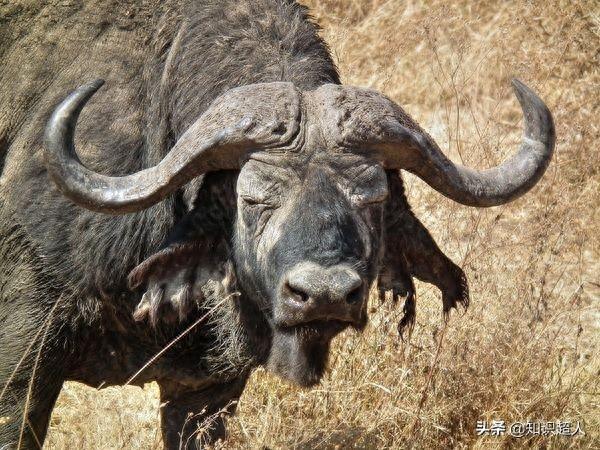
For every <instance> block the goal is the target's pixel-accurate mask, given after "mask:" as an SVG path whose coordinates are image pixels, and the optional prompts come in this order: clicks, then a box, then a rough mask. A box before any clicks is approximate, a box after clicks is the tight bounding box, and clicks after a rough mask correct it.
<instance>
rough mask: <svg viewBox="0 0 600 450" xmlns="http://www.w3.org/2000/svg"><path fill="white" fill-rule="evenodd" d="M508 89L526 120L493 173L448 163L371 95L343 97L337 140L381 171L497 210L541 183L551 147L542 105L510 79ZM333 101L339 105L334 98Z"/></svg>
mask: <svg viewBox="0 0 600 450" xmlns="http://www.w3.org/2000/svg"><path fill="white" fill-rule="evenodd" d="M512 84H513V87H514V90H515V93H516V95H517V98H518V100H519V103H520V104H521V108H522V109H523V113H524V117H525V119H524V121H525V123H524V125H525V127H524V128H525V131H524V135H523V140H522V144H521V148H520V150H519V152H518V153H517V154H515V155H514V156H512V157H511V158H509V159H508V160H506V161H505V162H503V163H502V164H500V165H499V166H497V167H494V168H492V169H487V170H474V169H471V168H469V167H464V166H462V165H460V164H455V163H453V162H452V161H450V160H449V159H448V158H446V156H445V155H444V154H443V153H442V151H441V150H440V148H439V147H438V145H437V144H436V143H435V141H434V140H433V139H432V138H431V137H430V136H429V135H428V134H427V133H426V132H425V131H423V130H422V129H421V128H420V127H419V126H418V125H417V124H416V123H415V122H414V121H413V120H412V119H411V118H410V117H409V116H408V115H407V114H406V113H405V112H404V111H403V110H402V108H400V107H399V106H398V105H396V104H394V103H393V102H392V101H391V100H389V99H387V98H385V97H383V96H382V95H380V94H377V95H376V93H375V92H373V91H366V90H362V92H361V91H359V90H358V89H355V90H354V91H353V92H352V93H345V95H344V96H343V97H344V99H343V101H342V102H341V104H342V108H341V111H340V112H338V114H339V118H338V122H339V123H341V124H342V125H340V126H338V133H339V134H338V140H341V141H342V142H343V143H344V145H345V146H348V145H352V146H358V147H359V148H360V147H362V148H365V149H366V150H368V151H369V152H373V151H374V152H376V153H377V154H378V157H379V158H380V159H381V160H382V162H383V164H384V166H385V167H387V168H394V169H405V170H408V171H409V172H412V173H414V174H415V175H417V176H418V177H420V178H422V179H423V180H424V181H425V182H426V183H427V184H429V185H430V186H431V187H433V188H434V189H436V190H437V191H439V192H440V193H442V194H444V195H445V196H447V197H449V198H451V199H452V200H455V201H457V202H458V203H462V204H464V205H468V206H480V207H487V206H496V205H501V204H504V203H507V202H509V201H511V200H514V199H515V198H517V197H519V196H521V195H523V194H524V193H525V192H527V191H528V190H530V189H531V188H532V187H533V186H534V185H535V184H536V183H537V182H538V181H539V180H540V178H541V177H542V175H543V174H544V172H545V171H546V168H547V167H548V164H549V163H550V160H551V158H552V153H553V151H554V143H555V133H554V123H553V120H552V115H551V114H550V111H549V110H548V108H547V107H546V105H545V104H544V102H543V101H542V100H541V99H540V98H539V97H538V96H537V95H536V94H535V93H534V92H533V91H532V90H531V89H529V88H528V87H527V86H526V85H525V84H523V83H522V82H521V81H519V80H517V79H513V82H512ZM349 94H350V95H349ZM337 98H338V104H340V102H339V100H340V95H339V93H338V95H337ZM348 100H349V101H348ZM350 105H353V106H352V109H353V110H352V112H351V113H350V114H349V113H348V111H349V106H350ZM340 118H341V119H340ZM340 120H341V122H340ZM344 121H345V123H344Z"/></svg>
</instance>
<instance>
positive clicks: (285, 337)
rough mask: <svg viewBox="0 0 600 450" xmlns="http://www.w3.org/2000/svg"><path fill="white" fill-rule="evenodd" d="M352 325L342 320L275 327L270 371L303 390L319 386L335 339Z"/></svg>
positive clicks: (268, 365) (316, 321) (268, 362)
mask: <svg viewBox="0 0 600 450" xmlns="http://www.w3.org/2000/svg"><path fill="white" fill-rule="evenodd" d="M349 326H350V323H348V322H343V321H339V320H314V321H311V322H307V323H304V324H301V325H296V326H293V327H279V326H278V327H275V330H274V332H273V342H272V345H271V352H270V354H269V358H268V361H267V367H268V369H269V370H270V371H272V372H274V373H276V374H277V375H279V376H281V377H282V378H285V379H287V380H290V381H293V382H294V383H296V384H298V385H300V386H303V387H310V386H314V385H316V384H318V383H319V382H320V381H321V378H322V377H323V374H324V373H325V370H326V368H327V361H328V357H329V348H330V345H331V341H332V339H333V338H334V337H335V336H336V335H337V334H339V333H340V332H342V331H343V330H344V329H346V328H348V327H349Z"/></svg>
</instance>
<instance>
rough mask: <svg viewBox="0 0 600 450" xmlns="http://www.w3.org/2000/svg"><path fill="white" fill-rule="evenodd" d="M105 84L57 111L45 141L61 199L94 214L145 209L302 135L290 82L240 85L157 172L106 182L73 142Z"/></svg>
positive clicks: (87, 88)
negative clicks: (214, 172) (247, 157)
mask: <svg viewBox="0 0 600 450" xmlns="http://www.w3.org/2000/svg"><path fill="white" fill-rule="evenodd" d="M103 83H104V82H103V81H102V80H96V81H93V82H91V83H88V84H86V85H83V86H81V87H80V88H79V89H77V90H75V91H74V92H73V93H71V94H70V95H69V96H68V97H67V98H66V99H65V100H64V101H63V102H62V103H61V104H60V105H59V106H58V107H57V108H56V109H55V110H54V113H53V114H52V117H51V118H50V120H49V121H48V124H47V126H46V134H45V143H46V146H45V159H46V167H47V169H48V172H49V174H50V176H51V177H52V179H53V180H54V182H55V183H56V184H57V186H58V188H59V190H60V191H61V192H62V193H63V194H64V195H65V196H66V197H68V198H70V199H71V200H72V201H73V202H75V203H77V204H78V205H81V206H83V207H85V208H87V209H91V210H94V211H99V212H105V213H111V214H122V213H128V212H134V211H138V210H141V209H144V208H147V207H149V206H151V205H153V204H155V203H157V202H159V201H160V200H162V199H163V198H165V197H166V196H167V195H169V194H170V193H172V192H173V191H175V190H176V189H177V188H179V187H181V186H182V185H184V184H185V183H187V182H188V181H190V180H192V179H193V178H195V177H197V176H198V175H200V174H202V173H205V172H208V171H211V170H221V169H234V168H237V167H239V165H240V163H241V160H242V159H243V157H244V156H245V155H246V154H248V153H249V152H251V151H256V150H260V149H265V148H271V147H280V146H284V145H286V144H287V143H289V142H290V141H291V140H293V138H294V137H295V136H296V135H297V134H298V131H299V126H300V125H299V123H300V96H299V93H298V91H297V90H296V89H295V88H294V86H293V85H292V84H291V83H264V84H255V85H248V86H243V87H240V88H235V89H231V90H229V91H227V92H226V93H225V94H223V95H221V96H220V97H219V98H217V99H216V100H215V101H214V102H213V104H212V105H211V106H210V107H209V108H208V109H207V111H206V112H205V113H204V114H202V115H201V116H200V117H199V118H198V119H197V120H196V122H194V123H193V124H192V125H191V126H190V127H189V128H188V129H187V130H186V132H185V133H184V134H183V135H182V136H181V137H180V138H179V140H178V141H177V143H176V144H175V145H174V146H173V148H172V149H171V150H170V151H169V153H168V154H167V155H166V156H165V157H164V159H163V160H162V161H161V162H160V163H158V164H157V165H156V166H154V167H150V168H148V169H144V170H141V171H139V172H137V173H134V174H131V175H127V176H123V177H111V176H107V175H103V174H99V173H96V172H93V171H91V170H90V169H88V168H87V167H85V166H84V165H83V164H82V163H81V161H80V160H79V158H78V156H77V152H76V151H75V146H74V143H73V137H74V134H75V125H76V123H77V118H78V117H79V113H80V112H81V110H82V109H83V107H84V106H85V104H86V103H87V101H88V100H89V99H90V98H91V97H92V95H94V93H95V92H96V91H97V90H98V89H99V88H100V87H101V86H102V84H103Z"/></svg>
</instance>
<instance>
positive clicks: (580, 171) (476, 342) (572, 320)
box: [48, 0, 600, 449]
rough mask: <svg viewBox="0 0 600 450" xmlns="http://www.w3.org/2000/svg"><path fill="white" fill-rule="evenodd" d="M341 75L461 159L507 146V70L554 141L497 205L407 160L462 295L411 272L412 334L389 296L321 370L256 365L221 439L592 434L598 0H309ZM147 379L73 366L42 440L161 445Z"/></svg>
mask: <svg viewBox="0 0 600 450" xmlns="http://www.w3.org/2000/svg"><path fill="white" fill-rule="evenodd" d="M306 3H307V4H309V5H310V6H311V7H312V8H313V11H314V13H315V15H316V16H317V18H318V19H319V22H320V23H321V24H322V25H323V26H324V31H323V34H324V36H325V38H326V39H327V41H328V42H329V43H330V44H331V47H332V50H333V52H334V55H335V57H336V59H337V61H338V62H339V67H340V70H341V73H342V76H343V80H344V82H345V83H348V84H353V85H360V86H370V87H373V88H376V89H379V90H381V91H383V92H384V93H386V94H387V95H389V96H390V97H392V98H393V99H395V100H396V101H398V102H399V103H400V104H402V105H404V106H405V107H406V109H407V110H408V111H409V112H410V113H411V114H412V115H413V116H414V117H415V118H416V119H417V120H418V121H419V122H420V123H421V124H422V125H423V126H424V127H425V128H426V129H428V130H430V132H431V134H432V135H433V136H434V137H435V138H436V139H437V140H438V142H439V143H440V145H441V147H442V148H444V149H445V150H446V151H447V153H448V154H449V155H450V156H451V157H452V158H453V159H455V160H458V161H460V160H463V161H464V162H465V163H467V164H469V165H472V166H477V167H484V166H489V165H492V164H495V163H498V162H499V161H501V160H502V159H503V158H504V157H505V156H507V155H508V154H510V153H512V152H514V151H515V149H516V146H517V145H518V141H519V138H520V120H521V113H520V110H519V108H518V105H517V102H516V100H515V98H514V96H513V95H512V92H511V90H510V83H509V80H510V77H511V76H513V75H515V76H518V77H519V78H521V79H522V80H524V81H526V82H527V83H528V84H530V85H531V86H533V87H535V89H536V90H537V91H538V92H539V93H540V94H541V96H542V97H543V98H544V99H545V100H546V101H547V103H548V105H549V106H550V109H551V110H552V111H553V112H554V115H555V120H556V124H557V134H558V145H557V153H556V158H555V160H554V161H553V163H552V165H551V167H550V169H549V170H548V173H547V174H546V176H545V177H544V179H543V180H542V182H541V183H540V185H539V186H538V187H536V188H535V189H534V191H533V192H532V193H530V194H528V195H527V196H525V197H524V198H523V199H521V200H518V201H516V202H514V203H512V204H510V205H508V206H505V207H498V208H493V209H485V210H477V209H470V208H466V207H461V206H458V205H456V204H454V203H452V202H451V201H449V200H447V199H445V198H443V197H442V196H440V195H439V194H437V193H435V192H433V191H432V190H431V189H429V188H428V187H426V186H425V185H424V183H422V182H421V181H420V180H417V179H414V178H412V177H407V182H408V185H409V197H410V200H411V203H412V205H414V209H415V211H416V213H417V215H418V216H419V217H420V218H421V219H422V220H423V221H424V222H425V224H426V225H427V226H428V228H429V229H430V230H431V231H432V233H433V235H434V236H435V237H436V239H437V240H438V242H439V243H440V245H441V247H442V248H443V249H444V250H445V251H446V252H447V253H448V254H449V255H450V256H451V257H452V258H453V259H454V260H455V261H457V262H459V263H460V264H461V265H462V266H463V267H464V268H465V270H466V272H467V276H468V277H469V280H470V283H471V291H472V306H471V308H470V309H469V311H468V312H467V314H465V315H462V316H461V315H458V314H455V315H453V316H452V318H451V320H450V321H449V323H448V325H447V326H444V324H443V321H442V317H441V300H440V298H439V295H438V292H437V291H436V290H435V289H434V288H432V287H431V286H428V285H424V284H419V285H418V286H417V288H418V293H419V302H418V308H417V326H416V328H415V331H414V333H413V335H412V338H411V340H410V342H408V343H403V342H401V341H400V340H399V338H398V336H397V332H396V324H397V322H398V321H399V318H400V308H394V307H393V305H392V304H391V303H390V302H387V303H385V304H383V305H379V304H378V303H377V302H375V301H373V302H372V310H373V312H372V320H371V323H370V325H369V327H368V328H367V330H366V331H365V332H364V333H363V334H362V335H358V334H353V333H348V334H346V335H345V336H343V337H342V338H338V339H337V341H336V345H335V348H334V350H333V354H332V359H331V370H330V372H329V374H328V375H327V377H326V378H325V380H324V381H323V383H322V385H321V386H320V387H318V388H316V389H312V390H301V389H298V388H296V387H294V386H291V385H289V384H288V383H286V382H283V381H281V380H279V379H277V378H275V377H274V376H272V375H270V374H268V373H266V372H264V371H262V370H259V371H257V372H256V373H255V374H254V375H253V377H252V379H251V381H250V383H249V385H248V387H247V389H246V391H245V393H244V395H243V397H242V398H241V401H240V404H239V414H238V415H237V416H236V417H234V418H232V419H231V420H230V421H229V429H230V432H231V436H230V439H229V441H228V442H227V444H226V446H225V447H226V448H263V447H265V446H266V447H269V448H273V449H287V448H299V449H313V448H319V449H329V448H331V449H338V448H403V447H413V448H440V449H441V448H449V447H459V448H464V447H469V448H483V447H486V448H487V447H492V448H500V447H507V446H508V447H512V446H531V447H535V448H538V447H545V448H590V449H591V448H599V447H600V436H599V433H600V412H599V411H600V405H599V397H598V393H599V386H598V379H599V374H600V358H599V353H598V341H599V339H598V337H599V333H598V330H599V324H600V307H599V300H600V289H599V282H600V280H599V276H598V274H599V273H600V262H599V252H600V246H599V245H598V237H599V236H600V230H599V228H600V227H599V225H600V220H599V217H598V214H599V213H598V211H599V208H598V206H599V205H600V199H599V195H600V186H599V182H600V177H599V173H598V169H599V161H600V157H599V152H598V145H599V143H600V139H599V137H600V131H599V127H600V121H599V119H600V114H599V113H600V69H599V67H600V64H599V63H600V52H599V48H600V7H598V4H597V3H596V2H595V1H594V0H589V1H585V0H580V1H577V2H575V1H540V2H536V1H526V2H498V1H491V0H486V1H478V2H471V1H467V0H452V1H443V0H431V1H427V2H422V1H419V0H409V1H406V2H405V1H402V2H401V1H391V0H390V1H385V0H307V2H306ZM158 403H159V402H158V399H157V388H156V387H155V386H153V385H152V386H148V387H147V388H146V389H144V390H140V389H138V388H109V389H106V390H103V391H101V392H97V391H94V390H92V389H89V388H85V387H82V386H80V385H77V384H73V383H71V384H67V385H66V387H65V389H64V390H63V393H62V394H61V397H60V399H59V401H58V405H57V408H56V410H55V413H54V415H53V417H52V424H51V430H50V435H49V442H48V448H53V449H67V448H104V449H111V448H114V449H117V448H119V449H120V448H139V449H142V448H144V449H146V448H160V437H159V431H158V430H159V428H158V427H159V425H158V406H159V404H158ZM479 419H503V420H505V421H506V422H507V423H511V422H513V421H524V420H528V419H530V420H546V421H553V420H557V419H563V420H571V421H577V420H579V421H581V422H582V424H583V427H584V430H585V432H586V434H585V436H579V437H576V438H564V437H533V438H530V439H519V440H515V439H513V438H509V437H507V436H504V437H489V436H488V437H478V436H477V435H476V433H475V426H476V421H477V420H479Z"/></svg>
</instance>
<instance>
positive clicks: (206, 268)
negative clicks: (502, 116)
mask: <svg viewBox="0 0 600 450" xmlns="http://www.w3.org/2000/svg"><path fill="white" fill-rule="evenodd" d="M11 3H12V2H9V3H8V4H7V3H5V4H4V5H3V6H0V21H1V22H2V26H1V28H2V29H1V31H0V57H1V59H2V66H1V67H0V155H1V156H2V158H1V164H2V166H1V168H2V177H1V184H0V189H1V194H0V202H1V204H0V235H1V237H2V241H1V244H0V348H1V355H0V389H1V391H0V395H1V398H0V417H2V418H3V424H1V425H0V447H2V448H6V447H7V446H8V447H9V448H10V447H11V446H13V445H14V446H15V447H17V446H18V445H20V446H21V447H22V448H37V446H38V445H41V444H42V443H43V441H44V437H45V434H46V430H47V426H48V419H49V417H50V414H51V411H52V408H53V405H54V402H55V400H56V398H57V396H58V394H59V391H60V389H61V386H62V384H63V382H64V381H65V380H76V381H80V382H83V383H86V384H88V385H91V386H95V387H101V386H108V385H120V384H124V383H126V382H127V381H128V380H130V379H131V378H133V379H132V380H130V381H131V382H132V383H133V384H139V385H141V384H143V383H146V382H150V381H156V382H158V385H159V387H160V396H161V402H162V403H163V404H164V406H163V407H162V408H161V416H162V432H163V439H164V443H165V446H166V447H167V448H170V449H173V448H178V447H179V445H180V442H183V443H185V442H188V438H190V437H192V436H194V435H195V433H196V430H197V427H198V424H200V423H202V422H203V421H204V419H205V418H206V417H209V416H211V415H215V413H217V412H219V411H222V410H223V411H232V410H233V406H232V401H235V400H236V399H237V398H238V397H239V396H240V394H241V393H242V390H243V389H244V385H245V383H246V380H247V379H248V376H249V374H250V372H251V371H252V370H253V368H255V367H257V366H259V365H264V366H266V367H268V368H269V369H270V370H272V371H274V372H276V373H278V374H280V375H282V376H284V377H286V378H288V379H291V380H293V381H295V382H297V383H298V384H300V385H303V386H310V385H313V384H315V383H317V382H318V381H319V379H320V377H321V376H322V374H323V372H324V370H325V368H326V363H327V355H328V349H329V345H330V342H331V340H332V338H333V337H334V336H335V335H337V334H338V333H339V332H340V331H342V330H344V329H345V328H348V327H353V328H355V329H359V330H360V329H361V328H362V327H364V325H365V323H366V321H367V311H366V298H367V293H368V291H369V288H370V286H372V285H373V283H376V282H377V281H378V282H379V287H380V289H381V290H382V291H385V290H393V293H394V296H403V297H405V298H406V301H405V307H404V308H405V315H404V318H403V319H402V322H401V324H400V328H401V329H402V328H404V327H405V326H410V325H411V323H412V321H413V320H414V314H415V301H414V286H413V282H412V278H413V277H417V278H419V279H421V280H424V281H427V282H430V283H433V284H435V285H436V286H437V287H439V289H440V290H441V293H442V300H443V310H444V312H448V311H449V310H450V309H451V308H453V307H455V306H457V305H459V304H462V305H463V306H465V307H466V306H467V304H468V289H467V283H466V279H465V276H464V274H463V272H462V270H461V269H460V268H459V267H457V266H456V265H455V264H454V263H452V262H451V261H450V260H449V259H448V258H447V257H446V256H445V255H444V254H443V253H442V252H441V251H440V250H439V249H438V247H437V245H436V244H435V242H434V241H433V239H432V238H431V236H430V235H429V233H428V232H427V230H426V229H425V228H424V227H423V225H422V224H421V223H420V222H419V220H418V219H417V218H416V217H415V216H414V215H413V213H412V212H411V209H410V207H409V205H408V204H407V201H406V198H405V195H404V189H403V185H402V180H401V178H400V176H399V169H404V170H407V171H409V172H412V173H413V174H415V175H417V176H419V177H420V178H422V179H423V180H424V181H426V182H427V183H428V184H429V185H430V186H431V187H433V188H434V189H436V190H437V191H439V192H441V193H442V194H444V195H446V196H448V197H450V198H451V199H453V200H455V201H457V202H459V203H462V204H465V205H471V206H478V207H487V206H494V205H500V204H503V203H506V202H508V201H510V200H513V199H514V198H516V197H518V196H520V195H522V194H524V193H525V192H527V191H528V190H529V189H530V188H531V187H533V186H534V185H535V184H536V182H537V181H538V180H539V179H540V177H541V176H542V174H543V173H544V171H545V169H546V167H547V166H548V164H549V162H550V159H551V156H552V152H553V147H554V140H555V137H554V127H553V123H552V117H551V115H550V112H549V111H548V109H547V108H546V106H545V105H544V103H543V102H542V101H541V100H540V99H539V98H538V97H537V96H536V94H535V93H534V92H533V91H532V90H530V89H529V88H528V87H527V86H525V85H524V84H523V83H521V82H520V81H517V80H515V81H513V86H514V88H515V93H516V96H517V98H518V100H519V102H520V104H521V107H522V109H523V112H524V127H525V131H524V136H523V142H522V144H521V148H520V150H519V152H518V153H517V154H516V155H515V156H513V157H512V158H510V159H509V160H507V161H506V162H504V163H503V164H501V165H500V166H498V167H496V168H493V169H489V170H484V171H477V170H473V169H470V168H467V167H463V166H460V165H457V164H454V163H453V162H451V161H450V160H448V159H447V158H446V157H445V156H444V155H443V153H442V152H441V151H440V149H439V147H438V146H437V145H436V143H435V142H434V141H433V140H432V138H431V137H430V136H429V135H428V134H427V133H426V132H425V131H423V130H422V129H421V128H420V127H419V125H418V124H416V123H415V122H414V121H413V120H412V119H411V118H410V117H409V116H408V115H407V114H406V113H405V112H404V111H403V110H402V108H401V107H400V106H398V105H396V104H395V103H394V102H393V101H391V100H390V99H388V98H386V97H385V96H384V95H382V94H380V93H378V92H375V91H373V90H369V89H362V88H358V87H350V86H343V85H341V84H340V79H339V76H338V73H337V71H336V67H335V64H334V62H333V61H332V58H331V56H330V53H329V51H328V48H327V46H326V44H325V43H324V42H323V41H322V40H321V38H320V37H319V35H318V28H317V26H316V25H315V24H314V23H313V21H312V20H311V18H310V15H309V13H308V11H307V9H306V8H305V7H304V6H301V5H299V4H297V3H296V2H295V1H292V0H169V1H164V2H159V1H158V0H142V1H133V0H131V1H121V2H116V1H112V0H94V1H89V0H73V1H66V2H65V1H58V0H51V1H48V2H16V3H14V4H12V5H11ZM96 78H104V79H105V80H106V83H105V87H104V88H102V89H101V90H99V89H100V87H101V86H102V82H101V81H90V80H94V79H96ZM82 111H83V112H82ZM80 113H81V117H79V116H80ZM202 317H206V319H205V320H204V321H203V322H202V323H201V324H199V325H198V326H195V327H192V329H191V330H190V331H189V332H188V333H186V334H185V335H184V336H183V337H181V338H180V339H177V340H176V341H175V342H173V343H171V341H172V340H173V339H174V338H176V337H177V336H179V335H180V333H181V332H182V331H183V330H185V329H186V328H188V327H190V326H191V325H194V324H195V323H196V322H197V321H198V319H199V318H202ZM169 343H171V345H170V346H169V347H168V348H167V350H166V351H164V352H163V353H161V354H160V355H159V357H157V358H153V356H154V355H157V353H158V352H159V351H161V349H163V348H164V347H165V346H166V345H167V344H169ZM151 358H153V359H151ZM149 360H150V362H151V363H150V364H146V363H147V362H148V361H149ZM140 369H143V370H141V371H140ZM189 413H192V414H194V416H193V418H192V419H191V420H190V419H189V418H188V414H189ZM224 433H225V430H224V424H223V418H222V415H216V417H215V419H214V420H213V421H212V423H211V425H210V433H208V434H209V435H208V437H207V438H206V439H205V441H204V442H213V441H214V440H215V439H218V438H221V437H223V436H224ZM192 441H194V440H193V439H192ZM194 444H195V445H196V444H197V445H199V446H200V445H202V442H201V440H200V439H196V440H195V441H194Z"/></svg>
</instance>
